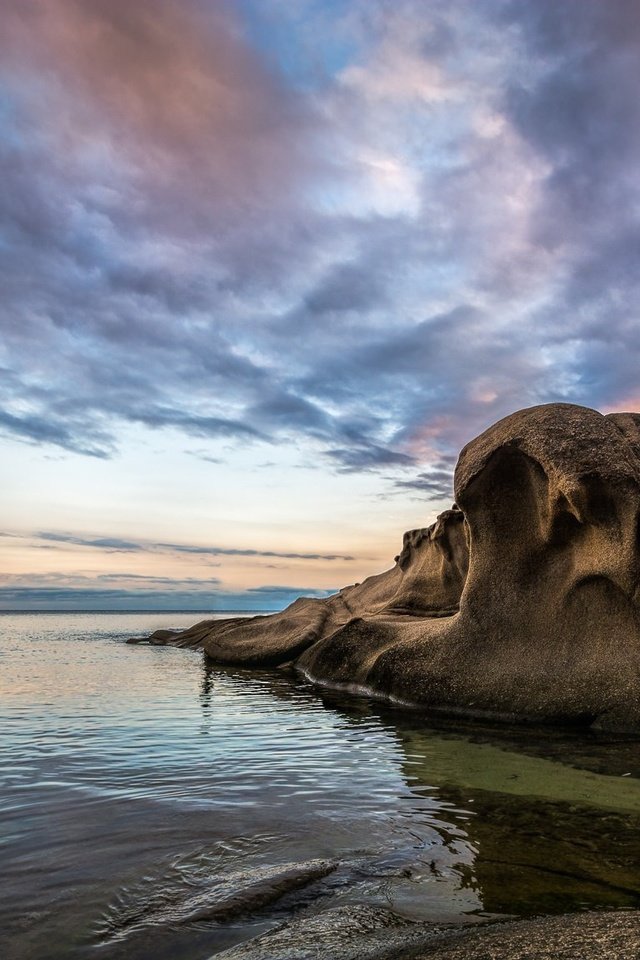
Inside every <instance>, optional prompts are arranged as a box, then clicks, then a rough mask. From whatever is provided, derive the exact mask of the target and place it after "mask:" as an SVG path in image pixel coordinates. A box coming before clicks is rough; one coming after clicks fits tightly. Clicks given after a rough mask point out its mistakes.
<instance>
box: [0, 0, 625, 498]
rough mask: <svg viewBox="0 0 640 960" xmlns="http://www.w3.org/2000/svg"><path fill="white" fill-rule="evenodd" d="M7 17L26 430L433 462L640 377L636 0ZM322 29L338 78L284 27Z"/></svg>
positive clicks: (91, 6) (9, 360) (57, 4)
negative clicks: (496, 423) (141, 434)
mask: <svg viewBox="0 0 640 960" xmlns="http://www.w3.org/2000/svg"><path fill="white" fill-rule="evenodd" d="M289 17H290V18H291V19H290V20H289ZM3 21H4V28H3V31H2V38H3V39H2V40H1V41H0V43H1V45H2V49H1V50H0V53H1V55H2V68H1V71H2V84H3V96H2V114H1V123H2V133H3V135H2V138H1V143H2V148H1V151H2V152H1V156H0V164H1V170H0V172H1V176H0V184H1V187H0V190H1V195H0V209H1V212H2V224H3V244H2V247H3V263H4V267H3V277H2V282H3V290H4V291H5V294H4V296H3V304H2V328H3V344H4V351H3V352H4V360H3V364H4V371H3V377H2V384H3V392H4V396H3V413H2V416H1V417H0V427H1V429H2V430H3V431H4V432H5V433H8V434H12V435H16V436H19V437H22V438H24V439H25V440H28V441H30V442H33V443H36V444H43V443H49V444H54V445H58V446H60V447H63V448H65V449H68V450H73V451H77V452H80V453H84V454H87V455H91V456H99V457H105V456H113V455H114V453H115V451H116V450H117V447H118V441H119V435H120V431H121V429H122V426H123V425H124V424H126V423H127V422H129V423H130V422H134V423H138V424H142V425H144V427H146V428H149V429H152V430H155V429H171V430H174V431H178V432H180V433H182V434H188V435H192V436H196V437H201V438H202V437H204V438H207V439H208V440H212V441H214V442H215V441H217V440H220V439H222V438H227V439H229V438H232V439H235V440H237V441H240V442H243V443H246V442H251V441H252V440H266V441H267V442H270V443H281V442H287V441H292V440H295V441H296V442H297V441H299V440H302V441H305V440H311V441H313V442H314V443H319V444H320V449H323V450H324V451H325V452H326V456H327V464H328V466H329V468H330V465H331V464H333V465H334V466H335V468H337V469H340V470H361V469H370V468H376V467H380V468H383V469H384V468H387V467H389V466H390V465H397V466H398V467H407V468H410V467H411V465H412V464H416V465H421V464H424V462H425V461H426V460H427V461H428V459H429V458H430V457H433V456H434V455H437V454H438V453H442V452H444V453H451V452H452V449H453V448H454V447H455V446H456V445H458V444H459V442H460V440H461V439H467V438H468V437H469V435H471V434H472V433H473V432H474V431H475V430H476V429H477V428H480V427H481V426H483V425H485V424H486V423H488V422H489V421H491V420H492V419H494V418H495V417H496V416H498V415H501V414H504V413H506V412H508V411H509V410H511V409H512V408H514V407H518V406H522V405H525V404H528V403H534V402H538V401H544V400H552V399H565V400H575V401H577V402H586V403H589V404H593V405H600V406H602V405H605V406H607V405H609V406H610V405H615V404H619V403H620V402H622V401H623V400H625V399H626V398H627V397H629V398H630V399H631V398H635V396H636V395H637V373H636V371H637V369H638V361H639V360H640V356H639V349H640V333H639V324H638V321H637V318H636V315H635V304H636V303H637V295H636V294H637V289H636V287H637V283H638V276H639V273H638V269H637V267H638V254H639V252H640V229H639V225H638V214H637V211H638V199H639V198H638V189H639V187H638V179H637V175H636V170H637V159H638V137H639V136H640V124H639V122H638V121H639V117H638V111H639V110H640V107H639V106H638V98H637V89H638V80H639V79H640V78H639V77H638V71H639V69H640V66H639V65H640V57H639V56H638V52H639V50H638V48H639V43H640V18H639V17H638V12H637V9H636V7H635V5H634V4H633V3H630V2H626V0H612V2H610V3H607V4H602V3H600V2H597V0H585V2H584V3H581V4H579V5H577V4H557V3H555V2H553V0H535V2H533V0H531V2H525V0H521V2H517V0H513V2H508V0H505V2H498V0H494V2H489V3H486V4H482V5H470V4H468V3H464V2H459V3H452V4H447V5H445V6H443V5H442V4H438V3H435V2H430V0H424V2H406V0H401V2H399V3H398V4H393V5H389V4H384V3H378V2H375V0H374V2H373V3H370V2H367V3H364V2H362V0H360V2H359V0H353V2H351V3H343V4H338V5H337V9H336V11H335V16H334V17H333V19H331V20H329V19H328V18H327V17H325V16H323V15H322V13H321V12H320V11H319V10H318V8H317V5H314V4H311V3H309V4H303V5H302V15H298V16H297V17H296V16H295V15H294V13H293V12H290V11H288V10H287V9H286V8H285V7H283V5H277V4H271V3H266V4H262V5H260V4H251V3H247V4H240V5H231V4H229V5H226V4H224V3H221V4H213V5H212V4H204V3H200V2H197V0H187V2H181V3H178V2H177V0H156V2H154V3H153V4H148V3H136V4H131V3H125V2H124V0H88V2H86V0H83V2H81V0H47V2H44V0H34V2H33V3H29V4H24V3H21V2H18V0H9V3H7V4H5V7H4V11H3ZM276 27H277V29H276ZM314 31H316V32H315V34H314ZM311 35H313V36H314V37H315V42H316V45H317V46H319V47H320V48H321V50H322V55H321V57H320V62H319V63H315V66H314V68H313V70H312V69H311V68H312V66H313V65H312V64H311V62H310V61H308V60H305V58H304V56H301V57H300V58H299V59H298V61H297V62H295V63H292V62H290V61H288V60H287V58H286V56H285V54H284V53H283V50H284V46H283V47H282V48H279V47H278V46H277V44H275V43H274V40H273V38H274V37H275V36H278V37H287V38H288V39H289V41H290V43H291V44H292V45H295V43H296V40H298V41H299V43H300V44H301V47H300V49H301V50H302V51H305V50H306V51H307V52H308V51H309V50H310V46H309V37H310V36H311ZM332 54H333V55H332ZM418 472H419V471H418ZM416 482H418V481H416Z"/></svg>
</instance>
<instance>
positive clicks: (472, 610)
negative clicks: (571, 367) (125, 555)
mask: <svg viewBox="0 0 640 960" xmlns="http://www.w3.org/2000/svg"><path fill="white" fill-rule="evenodd" d="M455 496H456V503H455V504H454V505H453V507H452V508H451V509H450V510H447V511H445V512H444V513H442V514H441V515H440V516H439V517H438V519H437V520H436V522H435V523H434V524H432V525H431V526H430V527H427V528H423V529H418V530H414V531H410V532H409V533H408V534H405V537H404V542H403V547H402V550H401V552H400V554H399V555H398V557H397V558H396V562H395V565H394V566H393V567H392V568H391V569H390V570H388V571H386V572H385V573H382V574H379V575H377V576H373V577H369V578H368V579H366V580H365V581H364V582H363V583H362V584H358V585H354V586H350V587H345V588H344V589H343V590H341V591H340V592H339V593H337V594H335V595H333V596H332V597H329V598H327V599H326V600H318V599H305V598H300V599H299V600H296V601H295V603H293V604H292V605H291V606H290V607H288V608H287V609H286V610H284V611H282V612H281V613H277V614H273V615H270V616H263V617H253V618H250V619H233V618H231V619H227V620H219V621H202V622H201V623H199V624H196V625H195V626H194V627H191V628H190V629H189V630H186V631H181V632H178V633H171V632H166V631H160V632H159V633H157V634H156V635H154V636H153V637H151V638H149V641H150V642H151V643H170V644H172V645H176V646H185V647H194V648H196V649H203V650H205V652H206V653H207V654H208V656H209V657H211V658H212V659H213V660H215V661H217V662H220V663H231V664H239V665H244V666H254V667H274V666H281V665H283V664H288V665H291V666H292V667H293V668H294V669H295V670H297V671H299V672H301V673H303V674H304V675H305V676H306V677H308V678H309V679H310V680H312V681H313V682H317V683H320V684H327V685H330V686H338V687H342V688H347V689H360V690H365V691H367V692H368V693H370V694H372V695H374V696H380V697H385V698H389V699H391V700H394V701H396V702H399V703H405V704H409V705H412V706H418V707H420V708H421V709H423V710H425V711H427V712H433V713H437V714H446V715H452V716H466V717H482V718H487V719H496V720H508V721H509V722H514V721H525V722H527V721H528V722H534V723H555V724H573V725H584V726H586V727H588V726H593V727H595V728H598V729H605V730H617V731H632V732H637V731H640V534H639V530H640V414H634V413H625V414H610V415H607V416H603V415H602V414H600V413H598V412H597V411H595V410H591V409H589V408H587V407H579V406H575V405H572V404H546V405H543V406H538V407H531V408H528V409H526V410H521V411H519V412H517V413H514V414H512V415H511V416H509V417H506V418H505V419H503V420H501V421H499V422H498V423H496V424H494V425H493V426H492V427H490V428H489V429H488V430H486V431H485V432H484V433H483V434H481V435H480V436H479V437H477V438H476V439H475V440H473V441H471V443H469V444H467V446H465V447H464V449H463V450H462V452H461V454H460V458H459V460H458V464H457V467H456V471H455ZM160 634H162V636H160Z"/></svg>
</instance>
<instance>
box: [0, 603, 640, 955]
mask: <svg viewBox="0 0 640 960" xmlns="http://www.w3.org/2000/svg"><path fill="white" fill-rule="evenodd" d="M238 615H240V614H238ZM218 616H221V614H218V613H209V614H207V613H203V614H194V613H193V612H190V613H164V612H163V613H110V612H107V613H105V612H92V613H87V612H82V613H69V612H65V613H24V612H17V613H16V612H6V613H1V614H0V731H1V733H0V738H1V739H0V956H1V957H3V958H5V960H34V958H38V960H40V958H46V960H58V958H75V960H86V958H95V960H115V958H126V960H147V958H154V960H169V958H171V960H207V958H211V957H214V956H217V955H219V954H222V955H224V953H225V951H232V949H233V948H238V947H239V945H242V944H245V945H248V946H249V948H250V947H251V944H252V943H253V942H254V941H255V942H256V943H260V942H261V941H260V938H261V937H264V936H265V934H267V933H269V932H270V931H274V930H277V929H281V928H282V929H283V930H285V933H286V931H287V930H290V931H291V938H293V940H292V941H291V942H289V947H288V949H289V953H288V954H286V955H287V956H294V955H295V956H306V955H307V954H306V953H305V950H306V949H308V951H309V953H308V955H309V956H311V955H313V956H316V955H321V954H316V953H313V950H314V949H316V950H317V939H318V930H322V924H323V923H325V924H326V927H327V929H330V928H331V927H332V925H333V924H334V921H333V920H332V918H336V917H337V918H340V923H342V924H343V925H346V926H345V931H346V932H345V937H347V939H348V938H349V937H357V936H360V935H362V936H366V935H367V932H368V931H367V924H372V925H373V926H375V917H376V916H385V917H389V916H390V915H393V916H396V915H397V916H398V917H399V918H402V919H403V920H408V921H414V922H422V923H427V924H433V925H434V926H437V927H442V926H446V925H454V926H455V925H464V924H475V923H482V922H488V921H491V920H495V919H497V918H505V917H522V916H531V915H535V914H540V913H563V912H569V911H575V910H578V911H580V910H593V909H597V908H603V909H610V910H616V909H625V908H638V907H640V745H639V743H638V741H637V740H634V739H630V738H625V737H622V736H618V737H616V736H598V735H596V734H592V733H588V732H584V731H564V732H562V733H559V732H557V731H553V730H545V729H533V728H530V727H527V728H517V727H513V728H511V727H485V726H481V725H466V726H465V725H460V724H455V725H453V724H451V723H445V722H444V721H440V722H437V723H436V722H435V721H433V720H432V719H431V720H430V719H429V718H427V717H425V716H424V715H422V714H418V713H412V712H410V711H407V710H403V709H401V708H399V707H394V706H393V705H391V704H388V703H384V702H378V701H375V700H372V699H370V698H368V697H366V696H356V695H348V694H345V693H339V692H335V691H331V690H328V689H323V688H321V687H317V686H314V685H312V684H310V683H309V682H307V681H306V680H304V679H303V678H301V677H299V676H297V675H295V674H294V673H291V672H290V671H285V670H277V669H274V670H245V669H237V668H231V667H221V666H219V665H216V664H215V663H213V662H211V661H209V660H208V658H207V657H206V656H205V655H204V654H203V653H202V652H201V651H200V652H194V651H190V650H184V649H177V648H172V647H150V646H145V645H139V646H137V645H129V644H127V643H126V641H127V639H128V638H130V637H136V636H144V635H148V634H149V633H151V632H152V631H153V630H156V629H158V628H163V627H164V628H185V627H187V626H189V625H191V624H192V623H193V622H195V621H196V620H199V619H207V618H216V617H218ZM224 616H229V614H228V613H225V614H224ZM291 878H293V880H292V879H291ZM350 918H352V920H350ZM372 918H373V919H372ZM294 921H295V922H294ZM336 922H337V921H336ZM349 923H351V924H352V927H353V928H354V929H350V928H349ZM356 928H357V929H356ZM305 938H307V939H306V940H305ZM294 941H295V942H294ZM292 943H293V946H292ZM305 944H306V946H305ZM314 945H315V946H314ZM294 948H295V949H297V950H298V953H296V952H295V949H294ZM283 949H284V948H283ZM292 951H293V952H292ZM234 955H235V954H234ZM252 955H253V954H251V953H250V951H249V953H247V956H252ZM257 955H258V954H256V956H257ZM267 955H269V954H267ZM282 955H283V956H284V955H285V953H283V954H282ZM355 955H357V952H356V954H355ZM363 955H364V954H363ZM243 956H244V954H243ZM273 957H274V958H276V953H274V954H273Z"/></svg>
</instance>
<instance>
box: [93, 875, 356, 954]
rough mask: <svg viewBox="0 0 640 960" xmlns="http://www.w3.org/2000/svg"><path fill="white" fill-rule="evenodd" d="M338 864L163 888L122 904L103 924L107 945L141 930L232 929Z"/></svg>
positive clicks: (102, 936) (103, 940)
mask: <svg viewBox="0 0 640 960" xmlns="http://www.w3.org/2000/svg"><path fill="white" fill-rule="evenodd" d="M337 866H338V863H337V861H335V860H307V861H305V862H301V863H285V864H274V865H273V866H264V867H253V868H247V869H245V870H238V871H235V872H233V871H232V872H229V873H222V874H220V875H219V876H218V877H212V878H210V879H209V881H208V882H203V881H202V880H201V881H200V882H199V883H196V884H195V888H194V887H193V886H192V884H193V881H191V882H190V883H189V886H188V887H187V888H186V889H185V885H184V883H182V884H180V885H178V886H175V885H173V886H172V885H170V884H168V885H166V887H165V888H164V889H163V888H162V887H161V886H160V887H159V889H158V890H151V891H149V892H147V893H146V894H144V893H143V894H141V895H139V896H137V897H136V898H135V899H131V898H130V900H131V902H129V903H127V899H126V897H124V898H121V899H119V900H118V901H117V902H116V904H115V905H114V906H112V907H111V908H110V910H109V911H108V912H107V913H106V915H105V916H104V917H103V919H102V921H101V923H100V924H98V936H99V941H100V942H101V943H111V942H113V941H118V940H124V939H126V938H127V937H130V936H132V935H134V934H137V933H139V932H140V931H141V930H145V929H148V928H151V929H155V928H157V927H173V928H175V927H177V926H181V925H182V924H188V923H197V922H202V921H206V922H214V923H227V922H228V921H230V920H233V919H235V918H237V917H243V916H248V915H251V914H253V913H256V912H257V911H260V910H263V909H264V908H265V907H269V906H272V905H273V904H275V903H277V902H278V901H279V900H281V899H283V898H284V897H285V896H286V895H287V894H290V893H292V892H293V891H296V890H300V889H302V888H303V887H307V886H309V885H310V884H313V883H315V882H316V881H318V880H322V879H323V878H324V877H326V876H328V875H329V874H330V873H333V871H334V870H336V868H337Z"/></svg>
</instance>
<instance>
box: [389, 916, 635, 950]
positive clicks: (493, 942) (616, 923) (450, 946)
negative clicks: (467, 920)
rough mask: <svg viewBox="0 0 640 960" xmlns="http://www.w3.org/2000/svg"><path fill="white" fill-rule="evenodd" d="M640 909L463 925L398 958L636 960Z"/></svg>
mask: <svg viewBox="0 0 640 960" xmlns="http://www.w3.org/2000/svg"><path fill="white" fill-rule="evenodd" d="M639 954H640V914H638V913H625V912H621V913H614V914H612V913H602V912H600V913H589V914H585V913H581V914H574V915H572V916H568V917H540V918H538V919H536V920H524V921H518V922H516V923H504V924H502V923H501V924H496V925H495V926H491V927H488V928H487V927H484V928H480V929H474V930H464V931H460V932H456V933H455V934H449V935H448V936H446V937H443V938H442V940H441V941H440V942H436V943H433V944H427V945H424V946H423V947H421V948H418V949H416V950H411V951H408V952H406V953H404V954H397V955H396V956H397V960H614V958H615V960H637V958H638V955H639Z"/></svg>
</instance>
